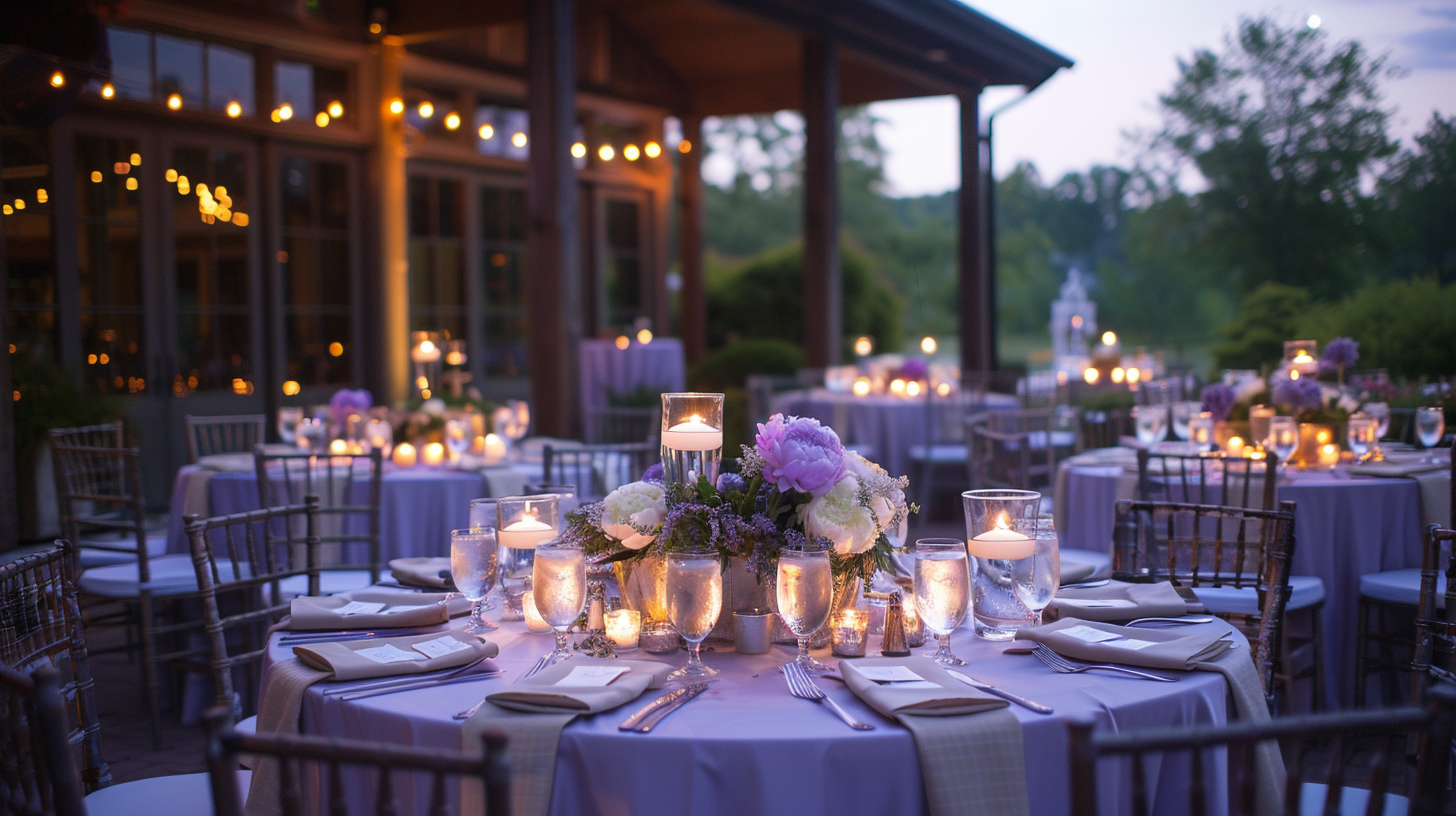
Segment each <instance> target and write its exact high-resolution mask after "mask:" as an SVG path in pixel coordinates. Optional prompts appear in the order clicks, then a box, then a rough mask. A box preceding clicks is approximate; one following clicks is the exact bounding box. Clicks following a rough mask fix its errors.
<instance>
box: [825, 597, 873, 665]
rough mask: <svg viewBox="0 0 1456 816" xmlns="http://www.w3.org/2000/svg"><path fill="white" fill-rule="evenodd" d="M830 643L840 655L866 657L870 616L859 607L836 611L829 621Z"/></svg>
mask: <svg viewBox="0 0 1456 816" xmlns="http://www.w3.org/2000/svg"><path fill="white" fill-rule="evenodd" d="M829 626H830V645H831V649H832V651H833V652H834V654H836V655H838V656H840V657H864V653H865V644H866V642H867V641H868V640H869V616H868V615H866V614H865V613H863V612H861V611H859V610H858V609H846V610H844V611H843V612H836V613H835V614H834V616H833V618H831V619H830V621H829Z"/></svg>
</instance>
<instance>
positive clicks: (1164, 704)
mask: <svg viewBox="0 0 1456 816" xmlns="http://www.w3.org/2000/svg"><path fill="white" fill-rule="evenodd" d="M454 625H459V621H456V622H455V624H454ZM1205 626H1208V627H1222V628H1224V629H1229V628H1230V627H1228V625H1227V624H1225V623H1223V622H1221V621H1216V622H1214V623H1211V624H1205ZM492 639H494V640H495V641H496V642H497V643H498V644H499V645H500V655H499V656H498V657H497V658H496V662H497V663H498V664H499V665H500V666H501V667H502V668H503V669H505V670H506V674H505V676H504V677H503V678H501V679H497V680H482V681H480V682H477V683H463V684H458V685H450V686H443V687H439V688H434V689H428V690H422V691H412V692H400V693H396V694H390V695H383V696H378V697H371V698H366V699H361V700H355V701H353V702H347V703H345V702H340V701H339V699H338V697H337V696H331V697H328V698H325V697H324V696H323V695H322V689H321V688H319V687H315V688H313V689H310V690H309V692H308V694H307V695H306V697H305V699H304V704H303V715H302V716H303V722H302V729H303V731H304V732H305V733H312V734H323V735H330V736H347V737H356V738H364V739H374V740H387V741H391V742H399V743H405V744H413V745H420V746H428V747H434V748H458V747H459V746H460V741H461V724H460V723H459V722H456V721H455V720H453V719H451V715H452V714H454V713H455V712H457V711H461V710H463V709H465V708H468V707H470V706H471V705H473V704H474V703H476V702H478V701H479V700H480V698H481V697H482V696H483V695H484V694H487V693H490V692H493V691H496V690H499V689H501V688H504V687H505V686H506V685H507V684H508V683H510V682H511V681H512V680H513V679H514V678H515V677H517V676H518V675H519V673H520V672H521V671H522V670H524V669H525V668H526V667H527V666H529V665H530V663H531V662H532V661H533V660H534V658H535V657H536V656H538V655H540V654H542V653H544V652H546V651H548V650H549V648H550V645H551V644H550V636H549V635H530V634H526V633H525V632H524V630H523V629H522V628H521V625H520V624H513V623H506V624H503V625H502V628H501V629H500V630H499V631H497V632H495V633H493V637H492ZM1240 640H1241V645H1240V648H1242V649H1247V648H1248V647H1247V645H1246V644H1245V643H1242V639H1240ZM714 645H715V647H716V651H715V652H713V653H712V654H707V655H705V657H704V660H705V661H706V662H707V663H708V664H709V665H711V666H713V667H715V668H717V669H719V670H720V671H721V672H722V674H721V675H720V677H719V679H718V680H717V681H715V682H714V683H713V684H712V685H711V687H710V689H709V691H708V692H707V693H706V694H704V695H703V696H702V697H700V698H699V699H697V700H696V701H694V702H693V703H691V704H690V705H688V706H687V707H685V708H684V709H682V710H681V711H679V712H677V713H675V714H673V715H672V716H671V717H668V718H667V719H666V720H664V721H663V722H662V724H661V725H659V726H658V727H657V728H656V729H654V730H653V732H652V733H651V734H648V735H642V734H632V733H624V732H622V731H619V730H618V728H617V726H618V724H619V723H620V722H621V721H622V720H623V719H625V718H626V716H627V715H628V714H629V713H630V712H632V711H634V710H636V709H637V708H639V707H640V706H641V705H643V704H645V703H646V701H647V700H648V699H650V698H652V697H654V696H656V695H655V694H653V693H649V694H648V695H647V696H645V697H644V698H642V700H641V701H639V702H634V703H632V704H629V705H626V706H623V707H622V708H621V709H618V710H615V711H611V712H608V713H604V714H601V715H598V716H594V717H585V718H581V719H578V720H577V721H575V722H573V723H572V724H571V725H569V726H567V728H566V730H565V731H564V732H563V734H562V737H561V743H560V750H559V754H558V758H557V768H556V776H555V783H554V788H553V794H552V801H551V813H552V814H553V816H595V815H597V814H601V816H608V815H609V814H610V815H611V816H618V815H620V814H627V813H634V814H635V813H643V814H656V813H694V814H707V815H708V816H713V815H714V814H722V816H738V814H744V813H754V814H767V815H769V816H773V815H774V814H783V816H820V815H821V814H822V816H848V815H849V814H885V813H895V814H916V813H924V812H925V811H926V805H925V797H924V793H923V789H922V785H921V777H920V770H919V763H918V760H917V758H916V754H915V746H914V743H913V741H912V739H911V736H910V734H909V732H908V731H906V730H905V729H903V728H902V727H900V726H899V725H897V724H896V723H894V722H892V721H890V720H887V719H885V718H884V717H881V716H880V715H879V714H877V713H875V712H874V711H873V710H872V709H871V708H869V707H868V706H867V705H865V704H864V703H862V702H861V701H860V700H859V699H858V698H856V697H855V696H854V695H853V694H852V693H851V692H850V691H849V690H848V689H846V688H845V687H844V686H843V685H842V684H840V683H839V682H837V681H834V680H829V679H825V680H822V681H821V682H820V685H821V686H822V687H823V688H824V689H825V691H826V692H827V693H828V694H829V695H830V696H831V697H833V698H834V699H835V700H836V701H837V702H839V703H840V704H841V705H842V706H844V707H845V708H847V709H848V710H849V711H850V712H851V713H852V714H854V715H855V716H857V717H859V718H860V719H862V720H865V721H866V722H871V723H874V725H875V730H873V731H865V732H858V731H852V730H850V729H849V728H847V727H845V725H844V724H843V723H841V722H840V721H839V720H838V719H837V718H835V717H834V716H832V715H831V713H830V712H828V711H826V710H824V709H823V708H822V707H820V706H816V705H814V704H812V703H810V702H808V701H806V700H800V699H796V698H794V697H791V696H790V695H789V694H788V692H787V689H786V687H785V684H784V680H783V677H782V675H780V674H779V673H778V672H776V671H775V670H774V667H775V666H776V665H778V664H781V663H784V662H786V661H787V660H789V659H790V658H791V657H792V654H791V650H790V648H789V647H786V646H783V647H775V648H774V649H773V650H772V651H771V652H770V653H769V654H766V655H738V654H734V653H733V652H732V646H731V645H728V644H714ZM954 645H955V649H956V652H957V653H958V654H960V655H961V656H962V657H964V658H967V659H968V660H970V662H971V665H970V667H969V668H967V669H966V671H968V672H969V673H970V674H971V675H972V676H974V677H977V678H979V679H982V680H986V681H988V682H992V683H996V684H999V685H1003V686H1005V687H1007V688H1011V689H1015V690H1017V691H1019V692H1021V693H1023V694H1025V695H1026V696H1028V697H1030V698H1032V699H1035V700H1037V701H1039V702H1042V703H1045V704H1047V705H1051V706H1053V707H1055V708H1056V715H1055V716H1051V717H1046V716H1040V715H1036V714H1033V713H1031V712H1029V711H1026V710H1024V709H1021V708H1018V707H1016V706H1012V707H1011V709H1010V710H1011V711H1012V712H1013V713H1014V714H1015V715H1016V716H1017V718H1018V719H1019V720H1020V721H1021V723H1022V726H1023V728H1024V731H1023V736H1024V754H1025V762H1026V778H1027V779H1028V780H1029V781H1031V782H1032V783H1033V784H1031V786H1030V790H1029V791H1028V794H1029V796H1030V806H1031V807H1030V812H1031V813H1033V814H1038V816H1041V815H1042V814H1065V813H1069V812H1070V792H1069V781H1068V767H1067V731H1066V724H1065V718H1067V717H1091V718H1094V719H1095V720H1096V721H1097V722H1098V724H1099V725H1100V726H1101V727H1104V728H1116V729H1120V730H1125V729H1130V728H1143V727H1154V726H1179V725H1198V724H1214V723H1223V722H1225V721H1226V718H1227V711H1228V709H1227V707H1226V706H1227V693H1228V687H1227V684H1226V682H1225V680H1224V679H1223V676H1222V675H1219V674H1217V673H1213V672H1190V673H1188V674H1186V675H1184V676H1183V679H1182V681H1181V682H1178V683H1150V682H1148V681H1145V680H1138V679H1135V678H1123V677H1119V676H1116V675H1111V674H1102V675H1101V676H1097V675H1096V674H1095V673H1094V674H1091V675H1089V674H1081V675H1059V674H1055V673H1053V672H1051V671H1050V670H1049V669H1047V668H1046V667H1045V666H1043V665H1041V664H1040V663H1039V662H1037V661H1036V660H1035V659H1034V658H1031V657H1028V656H1024V655H1023V656H1013V655H1003V654H1001V653H1000V652H1001V645H999V644H991V643H988V642H985V641H978V640H976V639H975V638H974V637H973V636H972V635H971V633H970V632H969V631H968V630H966V629H962V630H961V631H960V632H958V633H957V634H956V635H955V639H954ZM927 654H928V652H927ZM287 656H288V653H287V652H286V651H285V650H283V649H282V648H280V647H279V646H277V645H276V639H275V642H274V645H273V646H272V648H271V650H270V654H269V659H270V661H276V660H280V659H283V658H285V657H287ZM628 656H630V657H641V658H643V659H662V660H665V661H666V662H669V663H673V664H675V665H681V664H682V663H683V662H684V659H685V657H684V656H683V655H681V653H679V654H676V655H666V656H653V655H649V654H646V653H644V652H640V651H639V652H632V653H628ZM265 682H266V680H265ZM1149 774H1150V776H1149V788H1150V794H1151V797H1152V802H1153V805H1154V812H1175V811H1176V810H1177V809H1178V806H1176V805H1173V804H1171V802H1172V801H1175V800H1174V797H1181V796H1183V795H1184V791H1185V790H1186V786H1187V781H1186V780H1187V767H1186V765H1185V764H1182V763H1178V762H1175V761H1174V760H1173V759H1172V758H1169V759H1168V760H1167V761H1165V762H1164V763H1163V764H1162V766H1161V767H1159V768H1156V769H1153V770H1150V771H1149ZM1129 780H1130V777H1129V775H1128V774H1121V775H1120V774H1118V773H1117V772H1115V771H1113V772H1109V773H1105V774H1104V776H1103V778H1102V781H1101V782H1100V790H1101V791H1102V795H1103V796H1104V797H1105V802H1104V808H1103V810H1104V812H1121V811H1120V810H1119V811H1114V810H1113V809H1112V805H1113V804H1114V802H1120V803H1121V804H1122V805H1124V808H1123V809H1125V805H1126V803H1127V802H1128V797H1129V786H1130V781H1129ZM401 784H405V783H401ZM358 787H359V788H362V790H361V792H360V794H359V796H360V798H361V801H359V802H355V803H354V805H355V807H356V808H358V807H360V806H363V805H365V804H366V802H364V801H363V798H364V797H367V796H368V795H369V793H370V791H372V787H370V786H367V785H363V786H358ZM423 787H424V786H423V785H420V786H416V787H414V788H412V789H406V788H405V787H400V788H399V790H400V791H401V797H402V798H403V799H404V800H405V801H406V802H408V801H411V800H413V802H414V805H415V810H414V811H413V812H414V813H422V812H423V808H424V804H425V802H426V801H427V796H428V791H425V790H422V788H423ZM1212 787H1213V788H1214V789H1217V790H1222V786H1220V785H1214V786H1212ZM1165 797H1166V798H1167V799H1168V800H1169V801H1163V800H1164V798H1165ZM405 812H406V813H409V811H408V809H407V810H406V811H405ZM1214 812H1217V811H1214Z"/></svg>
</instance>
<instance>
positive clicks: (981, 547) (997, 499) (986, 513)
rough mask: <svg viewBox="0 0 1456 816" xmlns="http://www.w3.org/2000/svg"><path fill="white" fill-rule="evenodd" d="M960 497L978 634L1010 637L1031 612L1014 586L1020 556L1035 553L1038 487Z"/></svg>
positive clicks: (1011, 637) (987, 637)
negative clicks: (964, 522)
mask: <svg viewBox="0 0 1456 816" xmlns="http://www.w3.org/2000/svg"><path fill="white" fill-rule="evenodd" d="M961 498H962V500H963V501H964V503H965V511H966V545H967V546H966V549H967V552H968V554H969V555H970V567H971V610H972V623H973V624H974V625H975V630H976V636H977V637H981V638H985V639H986V640H1011V639H1013V638H1015V637H1016V630H1017V629H1019V628H1021V625H1022V624H1023V623H1025V622H1026V621H1027V619H1028V618H1030V617H1031V611H1030V610H1028V609H1027V608H1026V605H1025V604H1023V603H1022V602H1021V598H1020V596H1019V594H1018V593H1017V591H1016V578H1015V573H1016V568H1017V566H1016V562H1017V561H1020V560H1023V559H1027V558H1032V557H1033V556H1034V555H1035V554H1036V541H1035V536H1036V526H1037V525H1036V517H1037V507H1038V505H1039V504H1040V503H1041V494H1040V493H1037V492H1036V491H1034V490H968V491H966V492H965V493H962V494H961ZM916 568H917V569H919V562H918V561H917V562H916ZM917 594H918V593H917Z"/></svg>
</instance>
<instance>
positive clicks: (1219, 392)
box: [1198, 383, 1236, 422]
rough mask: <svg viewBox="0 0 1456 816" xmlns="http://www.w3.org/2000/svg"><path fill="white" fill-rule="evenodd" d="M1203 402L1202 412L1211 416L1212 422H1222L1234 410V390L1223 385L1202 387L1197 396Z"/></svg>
mask: <svg viewBox="0 0 1456 816" xmlns="http://www.w3.org/2000/svg"><path fill="white" fill-rule="evenodd" d="M1198 396H1199V398H1200V399H1202V401H1203V410H1205V411H1207V412H1209V413H1210V414H1213V418H1214V420H1216V421H1218V422H1223V421H1225V420H1227V419H1228V418H1229V414H1230V413H1231V412H1232V411H1233V409H1234V402H1235V401H1236V397H1235V396H1234V390H1233V389H1232V388H1230V387H1228V386H1227V385H1224V384H1223V383H1212V384H1210V385H1205V386H1203V390H1202V391H1200V392H1199V394H1198Z"/></svg>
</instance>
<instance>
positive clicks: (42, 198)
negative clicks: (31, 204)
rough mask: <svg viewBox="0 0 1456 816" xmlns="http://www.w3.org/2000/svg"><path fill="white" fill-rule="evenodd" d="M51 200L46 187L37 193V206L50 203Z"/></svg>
mask: <svg viewBox="0 0 1456 816" xmlns="http://www.w3.org/2000/svg"><path fill="white" fill-rule="evenodd" d="M50 198H51V197H50V193H47V192H46V189H45V188H44V187H42V188H40V189H39V190H36V191H35V201H36V203H37V204H44V203H46V202H47V201H50Z"/></svg>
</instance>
